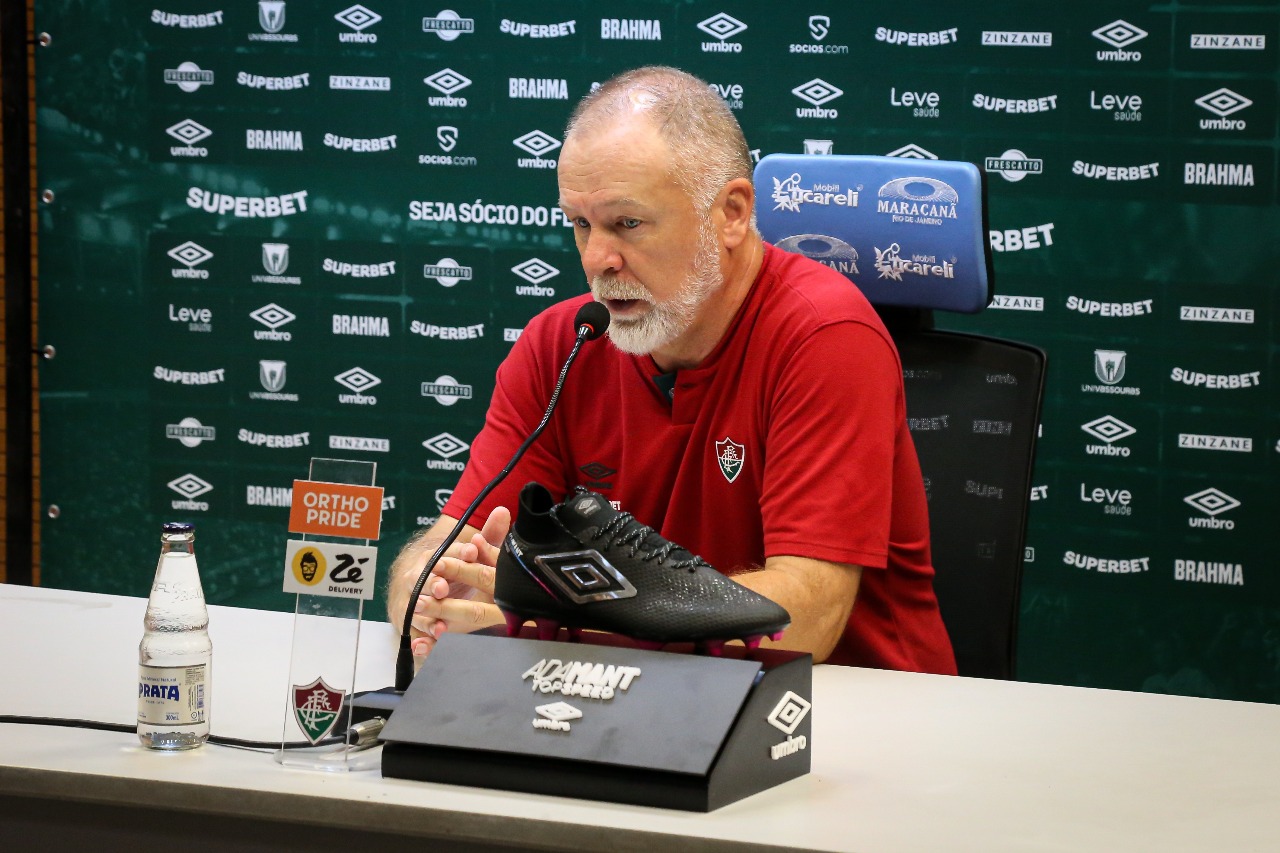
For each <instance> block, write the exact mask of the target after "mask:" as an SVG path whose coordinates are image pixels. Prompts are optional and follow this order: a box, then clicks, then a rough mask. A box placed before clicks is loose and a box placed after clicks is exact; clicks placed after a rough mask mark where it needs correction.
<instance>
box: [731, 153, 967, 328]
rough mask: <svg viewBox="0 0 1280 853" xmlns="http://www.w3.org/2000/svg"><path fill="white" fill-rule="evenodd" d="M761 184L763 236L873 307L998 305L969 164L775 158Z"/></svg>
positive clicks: (760, 169) (760, 172) (765, 164)
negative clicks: (833, 276) (833, 275)
mask: <svg viewBox="0 0 1280 853" xmlns="http://www.w3.org/2000/svg"><path fill="white" fill-rule="evenodd" d="M755 186H756V217H757V221H758V222H759V225H760V232H761V234H762V235H763V236H764V238H765V239H766V240H768V241H769V242H771V243H773V244H774V245H776V246H777V247H778V248H780V249H784V250H786V251H789V252H796V253H798V254H801V255H806V256H807V257H810V258H812V259H814V260H815V261H818V262H819V263H822V264H825V265H826V266H829V267H831V268H832V269H835V270H836V271H837V272H840V273H843V274H844V275H845V276H847V277H848V278H849V280H850V281H852V282H853V283H854V284H856V285H857V286H858V288H859V289H860V290H861V291H862V292H863V293H864V294H865V295H866V297H867V299H869V300H870V301H871V302H872V304H875V305H896V306H906V307H914V308H938V309H942V310H945V311H957V312H961V313H965V314H974V313H977V312H978V311H981V310H982V309H983V308H985V307H986V306H987V304H988V303H989V302H990V301H991V295H992V280H991V274H990V268H989V260H988V258H989V255H988V254H987V252H986V231H985V226H984V225H983V211H982V201H983V198H982V175H981V174H980V173H979V172H978V167H977V166H975V165H973V164H972V163H961V162H956V161H951V160H916V159H904V158H901V157H872V156H845V155H835V156H832V155H812V154H770V155H768V156H767V157H764V158H763V159H761V161H760V163H759V165H757V166H756V171H755Z"/></svg>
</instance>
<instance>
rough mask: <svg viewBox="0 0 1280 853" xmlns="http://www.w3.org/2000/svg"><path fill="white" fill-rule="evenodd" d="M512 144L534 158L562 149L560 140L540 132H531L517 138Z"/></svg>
mask: <svg viewBox="0 0 1280 853" xmlns="http://www.w3.org/2000/svg"><path fill="white" fill-rule="evenodd" d="M512 142H513V143H514V144H515V146H516V147H517V148H519V149H520V150H522V151H528V152H529V153H530V154H532V155H533V156H534V157H541V156H542V155H543V154H546V153H547V152H548V151H555V150H556V149H557V148H559V147H560V140H558V139H556V138H555V137H554V136H550V135H549V134H546V133H543V132H542V131H540V130H531V131H529V132H528V133H526V134H525V135H523V136H518V137H516V138H515V139H513V140H512Z"/></svg>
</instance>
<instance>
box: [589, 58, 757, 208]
mask: <svg viewBox="0 0 1280 853" xmlns="http://www.w3.org/2000/svg"><path fill="white" fill-rule="evenodd" d="M637 111H639V112H643V113H645V114H646V115H647V116H648V118H649V120H650V121H652V122H653V125H654V127H655V128H656V129H657V131H658V133H659V135H660V136H661V137H662V139H663V141H665V142H666V143H667V147H668V149H669V150H670V151H671V160H672V170H673V175H672V177H674V178H675V180H676V182H677V183H678V184H679V185H680V186H681V188H682V189H684V191H685V193H686V194H687V195H688V196H689V198H690V200H691V201H692V202H693V204H694V207H695V208H697V209H698V211H699V212H700V213H706V212H707V211H709V210H710V209H711V205H712V204H713V203H714V202H715V200H716V196H717V195H719V194H720V190H721V189H723V188H724V185H725V184H727V183H728V182H729V181H731V180H733V179H735V178H746V179H747V180H748V181H749V180H751V173H752V168H751V154H750V153H749V152H748V150H747V140H746V137H744V136H743V135H742V128H741V127H740V126H739V125H738V120H737V119H736V118H734V116H733V113H732V112H730V111H729V107H728V106H727V105H726V104H725V102H724V100H723V99H721V98H720V96H719V95H717V94H716V93H715V92H713V91H712V90H711V85H710V84H709V83H707V82H705V81H703V80H700V79H698V78H697V77H695V76H693V75H692V74H689V73H687V72H685V71H681V70H680V69H678V68H670V67H667V66H662V65H649V66H645V67H644V68H636V69H634V70H632V71H625V72H623V73H622V74H619V75H618V76H616V77H613V78H612V79H610V80H608V81H606V82H605V83H603V84H601V86H600V88H598V89H596V90H595V91H594V92H591V93H590V94H589V95H587V96H586V97H584V98H583V99H582V100H581V101H579V102H578V106H577V108H575V109H574V111H573V115H571V116H570V117H569V124H568V126H567V127H566V128H565V131H564V136H565V140H566V141H567V140H568V139H569V137H571V136H573V135H574V134H575V133H585V132H588V131H591V130H595V129H597V128H599V127H601V126H605V125H608V124H610V123H612V122H613V121H616V120H617V119H618V118H619V117H621V116H624V115H627V114H630V113H633V112H637Z"/></svg>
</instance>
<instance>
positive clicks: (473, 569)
mask: <svg viewBox="0 0 1280 853" xmlns="http://www.w3.org/2000/svg"><path fill="white" fill-rule="evenodd" d="M435 574H436V575H437V576H439V577H441V578H444V579H445V580H446V581H449V582H450V583H462V584H466V585H467V586H470V587H473V588H475V589H477V590H479V591H480V592H482V593H484V594H486V595H490V596H492V595H493V583H494V577H495V573H494V568H493V566H486V565H483V564H481V563H468V562H465V561H463V560H455V559H452V558H449V559H445V560H441V561H440V562H439V563H437V564H436V568H435Z"/></svg>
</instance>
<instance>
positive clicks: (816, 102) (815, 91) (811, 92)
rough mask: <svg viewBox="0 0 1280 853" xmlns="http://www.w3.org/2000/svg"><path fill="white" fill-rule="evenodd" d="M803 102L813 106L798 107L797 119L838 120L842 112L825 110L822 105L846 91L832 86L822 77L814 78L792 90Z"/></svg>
mask: <svg viewBox="0 0 1280 853" xmlns="http://www.w3.org/2000/svg"><path fill="white" fill-rule="evenodd" d="M791 94H793V95H795V96H796V97H797V98H799V99H800V100H802V101H807V102H808V103H810V104H813V106H812V107H796V118H837V117H838V116H839V115H840V111H839V110H836V109H825V108H824V107H823V106H822V105H823V104H825V103H828V102H830V101H834V100H835V99H836V98H838V97H840V96H841V95H843V94H844V90H843V89H840V88H838V87H836V86H832V85H831V84H830V83H828V82H827V81H826V80H823V79H822V78H821V77H814V78H813V79H812V80H810V81H809V82H808V83H801V84H800V85H799V86H796V87H795V88H794V89H792V90H791Z"/></svg>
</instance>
